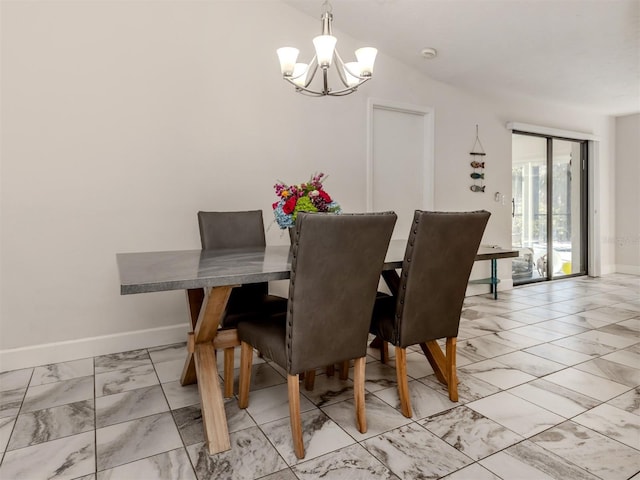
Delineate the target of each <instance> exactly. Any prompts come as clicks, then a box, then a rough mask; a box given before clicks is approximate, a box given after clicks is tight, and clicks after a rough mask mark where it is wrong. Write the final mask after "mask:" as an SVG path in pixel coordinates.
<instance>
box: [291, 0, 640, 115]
mask: <svg viewBox="0 0 640 480" xmlns="http://www.w3.org/2000/svg"><path fill="white" fill-rule="evenodd" d="M285 3H287V4H289V5H291V6H292V7H294V8H296V9H298V10H300V11H302V12H304V13H306V14H309V15H312V16H314V17H317V18H318V19H319V18H320V14H321V11H322V7H321V5H322V2H321V1H319V0H318V1H310V0H286V1H285ZM331 4H332V7H333V15H334V21H333V28H334V31H336V32H345V33H348V34H349V35H350V36H352V37H354V38H356V39H358V40H359V41H362V43H363V45H364V44H367V45H371V46H376V47H377V48H378V49H379V50H380V51H383V52H384V53H385V54H387V55H390V56H392V57H394V58H397V59H398V60H400V61H402V62H404V63H406V64H408V65H410V66H412V67H414V68H416V69H418V70H420V71H421V72H423V73H424V74H426V75H428V76H429V77H431V78H434V79H436V80H440V81H442V82H446V83H448V84H451V85H455V86H458V87H461V88H464V89H467V90H472V91H475V92H478V93H481V94H482V93H485V94H489V95H516V96H525V97H530V98H535V99H538V100H541V101H549V102H553V103H559V104H563V105H569V106H572V107H578V108H582V109H586V110H589V111H593V112H597V113H601V114H606V115H613V116H618V115H626V114H631V113H637V112H640V0H333V1H332V2H331ZM318 29H320V23H319V22H318ZM318 33H319V32H318ZM313 34H316V32H310V35H313ZM309 41H310V40H309ZM426 47H432V48H435V49H437V51H438V55H437V57H436V58H434V59H432V60H426V59H424V58H423V56H422V55H421V51H422V50H423V49H424V48H426Z"/></svg>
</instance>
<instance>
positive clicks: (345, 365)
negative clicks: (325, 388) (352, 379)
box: [340, 360, 349, 380]
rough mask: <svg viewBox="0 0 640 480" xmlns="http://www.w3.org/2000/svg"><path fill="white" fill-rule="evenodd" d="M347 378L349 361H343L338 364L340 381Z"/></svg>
mask: <svg viewBox="0 0 640 480" xmlns="http://www.w3.org/2000/svg"><path fill="white" fill-rule="evenodd" d="M348 378H349V360H345V361H344V362H342V363H341V364H340V380H347V379H348Z"/></svg>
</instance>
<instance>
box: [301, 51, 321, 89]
mask: <svg viewBox="0 0 640 480" xmlns="http://www.w3.org/2000/svg"><path fill="white" fill-rule="evenodd" d="M312 66H313V70H312V71H311V75H309V73H308V72H309V69H310V68H311V67H312ZM317 71H318V58H317V57H316V56H315V55H314V56H313V58H312V59H311V61H310V62H309V66H308V67H307V81H306V82H304V87H305V88H307V87H308V86H309V85H310V84H311V81H312V80H313V78H314V77H315V76H316V72H317Z"/></svg>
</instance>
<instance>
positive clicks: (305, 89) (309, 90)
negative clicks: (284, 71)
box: [283, 77, 326, 97]
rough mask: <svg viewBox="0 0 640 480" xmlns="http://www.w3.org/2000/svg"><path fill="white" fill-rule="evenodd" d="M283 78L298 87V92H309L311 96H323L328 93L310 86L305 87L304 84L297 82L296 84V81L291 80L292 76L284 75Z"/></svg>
mask: <svg viewBox="0 0 640 480" xmlns="http://www.w3.org/2000/svg"><path fill="white" fill-rule="evenodd" d="M283 78H284V79H285V80H286V81H287V82H289V83H290V84H291V85H293V86H294V87H295V88H296V92H298V93H303V92H306V94H307V95H311V96H314V97H323V96H325V95H326V94H325V93H322V92H318V91H315V90H311V89H310V88H306V87H303V86H301V85H297V84H296V83H294V81H293V80H291V78H289V77H283Z"/></svg>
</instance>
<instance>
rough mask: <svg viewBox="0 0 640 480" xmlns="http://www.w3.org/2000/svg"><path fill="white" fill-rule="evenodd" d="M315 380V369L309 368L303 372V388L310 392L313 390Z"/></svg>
mask: <svg viewBox="0 0 640 480" xmlns="http://www.w3.org/2000/svg"><path fill="white" fill-rule="evenodd" d="M315 381H316V371H315V370H309V371H308V372H305V374H304V389H305V390H306V391H308V392H310V391H311V390H313V385H314V384H315Z"/></svg>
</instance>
